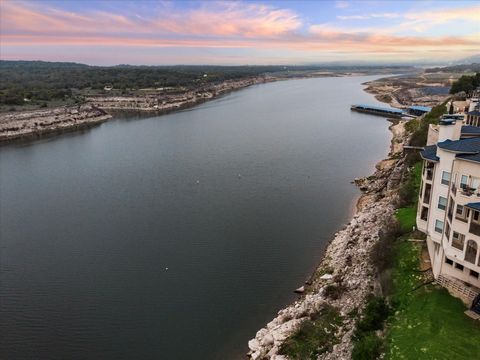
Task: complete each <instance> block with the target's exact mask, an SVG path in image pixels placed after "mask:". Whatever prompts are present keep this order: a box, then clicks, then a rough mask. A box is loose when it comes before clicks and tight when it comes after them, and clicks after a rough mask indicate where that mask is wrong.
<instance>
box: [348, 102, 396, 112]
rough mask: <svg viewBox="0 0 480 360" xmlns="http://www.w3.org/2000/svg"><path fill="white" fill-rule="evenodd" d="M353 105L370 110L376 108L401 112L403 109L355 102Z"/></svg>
mask: <svg viewBox="0 0 480 360" xmlns="http://www.w3.org/2000/svg"><path fill="white" fill-rule="evenodd" d="M355 106H356V107H358V108H361V109H366V110H368V109H371V110H378V111H384V112H390V113H395V114H403V110H400V109H395V108H388V107H382V106H376V105H367V104H356V105H355Z"/></svg>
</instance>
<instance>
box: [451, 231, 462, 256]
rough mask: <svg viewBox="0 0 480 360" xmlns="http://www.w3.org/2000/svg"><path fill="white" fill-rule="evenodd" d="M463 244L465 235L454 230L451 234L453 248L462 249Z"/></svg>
mask: <svg viewBox="0 0 480 360" xmlns="http://www.w3.org/2000/svg"><path fill="white" fill-rule="evenodd" d="M464 245H465V235H463V234H459V233H458V232H456V231H454V232H453V235H452V246H453V247H454V248H455V249H458V250H461V251H463V247H464Z"/></svg>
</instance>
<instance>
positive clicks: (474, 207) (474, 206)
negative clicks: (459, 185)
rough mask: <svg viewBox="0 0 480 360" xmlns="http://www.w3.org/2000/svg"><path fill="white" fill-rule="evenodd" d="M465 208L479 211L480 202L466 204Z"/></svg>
mask: <svg viewBox="0 0 480 360" xmlns="http://www.w3.org/2000/svg"><path fill="white" fill-rule="evenodd" d="M465 206H466V207H469V208H470V209H473V210H478V211H480V202H475V203H468V204H465Z"/></svg>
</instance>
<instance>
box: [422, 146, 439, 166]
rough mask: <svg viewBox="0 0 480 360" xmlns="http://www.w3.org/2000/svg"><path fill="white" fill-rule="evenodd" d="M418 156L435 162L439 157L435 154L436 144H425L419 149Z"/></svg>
mask: <svg viewBox="0 0 480 360" xmlns="http://www.w3.org/2000/svg"><path fill="white" fill-rule="evenodd" d="M420 156H421V157H422V159H424V160H427V161H434V162H437V161H438V160H440V159H439V157H438V156H437V146H436V145H430V146H425V148H424V149H423V150H422V151H420Z"/></svg>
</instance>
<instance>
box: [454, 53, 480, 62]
mask: <svg viewBox="0 0 480 360" xmlns="http://www.w3.org/2000/svg"><path fill="white" fill-rule="evenodd" d="M469 64H480V54H477V55H472V56H469V57H466V58H463V59H459V60H456V61H454V62H453V63H452V65H469Z"/></svg>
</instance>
